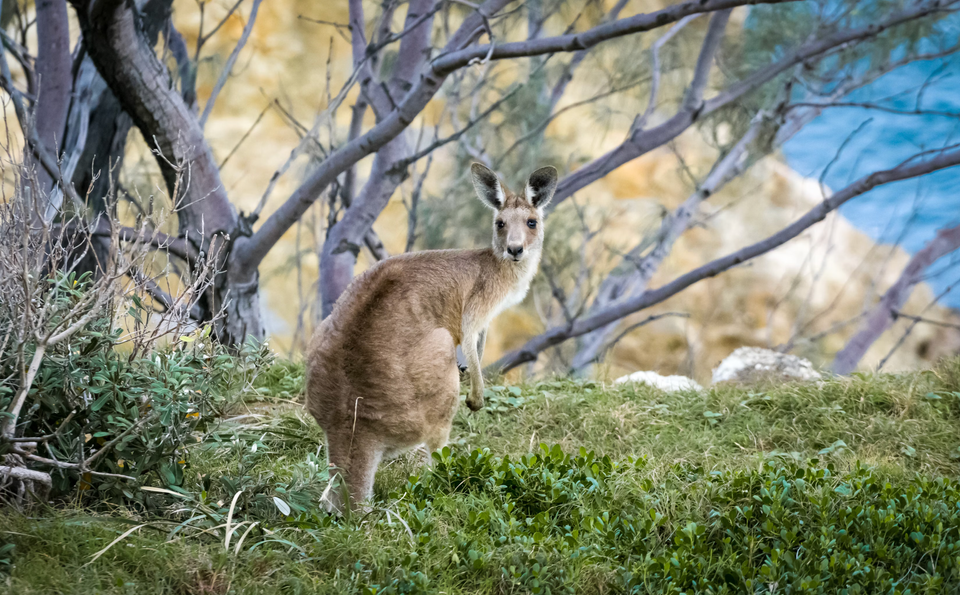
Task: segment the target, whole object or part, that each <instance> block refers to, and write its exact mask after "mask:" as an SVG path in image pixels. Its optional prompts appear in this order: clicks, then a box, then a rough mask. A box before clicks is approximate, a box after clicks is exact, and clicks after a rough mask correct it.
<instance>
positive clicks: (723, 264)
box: [491, 147, 960, 371]
mask: <svg viewBox="0 0 960 595" xmlns="http://www.w3.org/2000/svg"><path fill="white" fill-rule="evenodd" d="M925 153H927V152H925ZM922 154H924V153H921V154H918V155H915V156H914V157H912V158H911V159H909V160H907V161H905V162H903V163H902V164H900V165H898V166H897V167H894V168H892V169H887V170H882V171H877V172H874V173H872V174H870V175H867V176H864V177H862V178H860V179H859V180H857V181H856V182H854V183H853V184H851V185H849V186H847V187H846V188H844V189H842V190H840V191H838V192H837V193H835V194H834V195H833V196H831V197H830V198H828V199H826V200H824V201H823V202H821V203H820V204H819V205H817V206H816V207H814V208H813V209H811V210H810V211H808V212H807V213H806V214H805V215H804V216H802V217H800V218H799V219H797V220H796V221H794V222H793V223H792V224H790V225H788V226H787V227H785V228H783V229H781V230H780V231H778V232H777V233H775V234H773V235H771V236H769V237H767V238H766V239H764V240H761V241H759V242H757V243H755V244H751V245H749V246H746V247H744V248H742V249H740V250H737V251H736V252H734V253H732V254H728V255H727V256H723V257H721V258H717V259H716V260H713V261H711V262H709V263H707V264H704V265H702V266H700V267H698V268H696V269H694V270H692V271H690V272H688V273H686V274H684V275H681V276H680V277H677V278H676V279H674V280H673V281H671V282H670V283H667V284H666V285H663V286H661V287H659V288H657V289H653V290H647V291H644V292H643V293H642V294H640V295H638V296H635V297H632V298H630V299H627V300H624V301H623V302H620V303H617V304H616V305H614V306H611V307H609V308H606V309H604V310H603V311H601V312H598V313H596V314H593V315H591V316H589V317H586V318H581V319H580V320H577V321H576V322H574V323H573V324H569V325H564V326H562V327H554V328H552V329H550V330H548V331H547V332H545V333H543V334H541V335H539V336H537V337H534V338H533V339H531V340H529V341H527V343H526V344H525V345H524V346H523V347H521V348H520V349H517V350H515V351H512V352H510V353H508V354H506V355H504V356H503V357H502V358H501V359H500V360H499V361H497V362H496V363H494V364H493V365H492V366H491V368H493V369H497V370H502V371H505V370H509V369H511V368H514V367H516V366H518V365H521V364H523V363H526V362H531V361H534V360H535V359H536V358H537V355H538V354H539V353H540V352H541V351H543V350H544V349H547V348H548V347H552V346H554V345H557V344H559V343H562V342H563V341H566V340H567V339H570V338H572V337H578V336H580V335H583V334H586V333H588V332H590V331H592V330H594V329H598V328H600V327H602V326H604V325H606V324H609V323H611V322H614V321H616V320H619V319H621V318H623V317H624V316H627V315H629V314H632V313H633V312H636V311H638V310H642V309H644V308H649V307H650V306H652V305H654V304H658V303H660V302H662V301H664V300H666V299H668V298H670V297H672V296H674V295H676V294H677V293H680V292H681V291H683V290H684V289H686V288H687V287H690V286H691V285H693V284H694V283H697V282H698V281H701V280H703V279H706V278H709V277H714V276H716V275H719V274H720V273H722V272H724V271H726V270H728V269H730V268H732V267H735V266H737V265H740V264H743V263H744V262H747V261H749V260H752V259H753V258H756V257H757V256H760V255H761V254H766V253H767V252H769V251H771V250H773V249H774V248H776V247H778V246H780V245H782V244H784V243H786V242H788V241H790V240H792V239H793V238H795V237H797V236H798V235H800V234H801V233H803V231H804V230H806V229H808V228H809V227H811V226H812V225H814V224H816V223H818V222H820V221H822V220H823V219H824V218H825V217H826V216H827V215H828V214H829V213H831V212H833V211H834V210H836V209H837V208H838V207H840V205H842V204H844V203H846V202H847V201H849V200H850V199H852V198H855V197H857V196H860V195H861V194H863V193H865V192H867V191H869V190H872V189H873V188H875V187H877V186H880V185H883V184H888V183H890V182H896V181H898V180H906V179H909V178H915V177H917V176H922V175H926V174H929V173H931V172H934V171H938V170H941V169H946V168H949V167H954V166H956V165H960V149H958V148H955V147H953V148H951V149H950V150H949V151H942V152H940V153H939V154H938V155H937V156H936V157H933V158H931V159H929V160H927V161H922V162H919V163H913V162H914V161H916V159H917V157H918V156H919V155H922Z"/></svg>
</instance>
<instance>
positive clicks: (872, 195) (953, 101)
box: [784, 56, 960, 308]
mask: <svg viewBox="0 0 960 595" xmlns="http://www.w3.org/2000/svg"><path fill="white" fill-rule="evenodd" d="M921 89H923V91H922V96H921V97H920V109H923V110H932V111H942V112H953V113H956V114H960V56H952V57H950V58H946V59H937V60H929V61H925V62H918V63H914V64H911V65H908V66H904V67H901V68H898V69H897V70H894V71H892V72H890V73H889V74H887V75H885V76H883V77H882V78H880V79H878V80H877V81H875V82H874V83H873V84H871V85H869V86H868V87H865V88H863V89H861V90H858V91H856V92H854V93H853V94H851V95H850V96H849V97H847V98H846V100H845V101H848V102H861V103H862V102H871V103H879V104H881V105H883V106H885V107H888V108H893V109H897V110H907V111H913V110H916V109H917V101H918V95H921V93H920V91H921ZM844 141H846V146H845V147H844V149H843V151H842V152H840V153H839V154H837V148H838V147H840V146H841V145H842V144H843V143H844ZM957 143H960V116H957V117H950V116H942V115H929V114H927V115H912V114H911V115H904V114H892V113H888V112H883V111H879V110H875V109H867V108H860V107H856V108H852V107H838V108H832V109H829V110H826V111H825V112H824V113H823V114H822V115H821V116H820V117H818V118H817V119H816V120H814V121H813V122H811V123H810V124H808V125H807V126H806V127H805V128H804V129H803V130H802V131H801V132H800V133H799V134H797V135H796V136H795V137H794V138H793V139H791V140H790V142H788V143H787V144H786V146H785V147H784V153H785V155H786V158H787V162H788V163H789V165H790V166H791V167H792V168H793V169H794V170H796V171H797V172H799V173H801V174H803V175H805V176H809V177H812V178H819V177H820V176H821V175H823V172H824V169H825V168H827V166H828V164H829V169H828V171H827V173H826V175H825V176H824V178H823V180H824V183H825V184H826V186H827V187H828V188H830V189H833V190H838V189H840V188H843V187H844V186H847V185H848V184H850V183H851V182H853V181H855V180H856V179H858V178H860V177H862V176H864V175H867V174H869V173H871V172H873V171H877V170H881V169H888V168H891V167H895V166H896V165H897V164H899V163H900V162H902V161H903V160H905V159H907V158H909V157H910V156H912V155H914V154H916V153H918V152H920V151H925V150H931V149H937V148H940V147H945V146H949V145H953V144H957ZM831 161H833V163H832V164H830V162H831ZM840 213H841V214H842V215H843V216H844V217H846V218H847V219H849V220H850V221H851V222H852V223H853V224H854V225H855V226H856V227H858V228H859V229H861V230H863V231H864V232H865V233H867V234H868V235H870V237H872V238H873V239H875V240H877V241H879V242H884V243H898V244H900V245H901V246H902V247H903V248H904V249H905V250H907V252H909V253H911V254H912V253H914V252H916V251H917V250H919V249H920V248H922V247H923V246H924V244H925V243H926V242H927V241H929V240H930V239H931V238H932V237H934V235H935V234H936V232H937V230H938V229H941V228H944V227H952V226H955V225H957V224H960V167H954V168H950V169H947V170H941V171H939V172H936V173H934V174H931V175H928V176H924V177H921V178H917V179H914V180H903V181H900V182H895V183H892V184H887V185H884V186H880V187H877V188H875V189H874V190H872V191H870V192H868V193H866V194H864V195H862V196H860V197H858V198H855V199H853V200H851V201H850V202H848V203H847V204H845V205H844V206H842V207H841V208H840ZM958 279H960V254H958V253H954V254H953V255H950V256H948V257H945V258H943V259H941V260H940V261H939V262H938V263H937V264H935V265H934V266H933V267H931V269H930V270H929V271H928V274H927V281H928V282H929V283H930V284H931V285H932V286H933V288H934V291H935V292H936V293H937V294H940V293H943V292H946V293H944V295H943V297H942V298H941V300H940V301H941V303H942V304H944V305H948V306H951V307H954V308H960V285H957V288H956V289H954V290H952V291H950V290H949V289H950V287H951V286H952V285H953V284H955V283H957V281H958Z"/></svg>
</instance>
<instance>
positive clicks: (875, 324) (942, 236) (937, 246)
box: [832, 226, 960, 374]
mask: <svg viewBox="0 0 960 595" xmlns="http://www.w3.org/2000/svg"><path fill="white" fill-rule="evenodd" d="M957 249H960V226H957V227H951V228H949V229H941V230H940V231H938V232H937V235H936V237H934V238H933V239H932V240H930V242H928V243H927V245H926V246H924V247H923V248H922V249H921V250H920V251H919V252H917V253H916V254H914V255H913V258H911V259H910V262H908V263H907V266H905V267H904V268H903V272H902V273H900V277H899V278H898V279H897V281H896V282H895V283H894V284H893V285H891V286H890V289H888V290H887V292H886V293H885V294H883V297H882V298H880V301H879V302H878V303H877V305H876V306H874V307H873V309H871V310H870V313H869V314H867V317H866V318H865V319H864V321H863V323H862V324H861V326H860V329H859V330H858V331H857V334H855V335H854V336H853V338H851V339H850V341H849V342H848V343H847V344H846V346H844V348H843V349H841V350H840V352H839V353H837V355H836V357H835V358H834V360H833V366H832V368H833V371H834V372H836V373H837V374H849V373H850V372H853V371H854V370H855V369H856V368H857V364H859V363H860V360H861V359H863V356H864V355H865V354H866V353H867V350H868V349H870V346H871V345H873V344H874V342H875V341H876V340H877V339H879V338H880V335H882V334H883V333H884V331H886V330H887V329H888V328H890V326H891V325H892V324H893V322H894V321H895V320H896V319H897V313H898V312H899V311H900V308H902V307H903V304H904V303H906V301H907V299H908V298H909V297H910V294H911V293H912V292H913V288H914V287H916V286H917V284H918V283H920V282H921V281H922V280H923V273H924V271H926V270H927V269H928V268H930V266H931V265H933V263H935V262H936V261H937V260H939V259H940V258H942V257H944V256H946V255H947V254H950V253H951V252H953V251H955V250H957Z"/></svg>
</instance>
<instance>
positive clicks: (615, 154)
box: [551, 0, 960, 208]
mask: <svg viewBox="0 0 960 595" xmlns="http://www.w3.org/2000/svg"><path fill="white" fill-rule="evenodd" d="M958 2H960V0H951V1H948V2H940V1H937V0H930V1H928V2H924V3H921V4H915V5H913V6H912V7H911V8H909V9H907V10H904V11H902V12H899V13H896V14H894V15H893V16H891V17H890V18H889V19H887V20H885V21H882V22H880V23H877V24H872V25H868V26H866V27H861V28H858V29H847V30H843V31H838V32H837V33H834V34H832V35H829V36H827V37H824V38H821V39H815V40H813V41H810V42H807V43H805V44H803V45H802V46H800V47H799V48H797V49H796V50H794V51H793V52H791V53H789V54H788V55H787V56H786V57H785V58H783V59H781V60H779V61H777V62H774V63H772V64H770V65H768V66H766V67H764V68H761V69H760V70H758V71H756V72H755V73H753V74H752V75H750V76H748V77H747V78H745V79H743V80H741V81H739V82H737V83H734V84H732V85H731V86H730V87H728V88H727V89H726V90H724V91H722V92H721V93H719V94H717V95H716V96H714V97H712V98H710V99H708V100H706V101H704V102H703V103H702V104H700V107H699V108H697V109H695V110H691V109H690V105H692V103H690V102H687V101H685V102H684V104H685V107H684V108H681V109H680V110H678V111H677V113H676V114H675V115H674V116H672V117H671V118H670V119H668V120H667V121H666V122H664V123H663V124H661V125H659V126H656V127H655V128H651V129H649V130H645V131H640V130H636V131H634V132H632V133H631V134H630V136H629V137H628V138H627V139H626V140H625V141H624V142H623V144H621V145H620V146H619V147H617V148H615V149H613V150H612V151H609V152H608V153H606V154H605V155H602V156H601V157H598V158H597V159H595V160H593V161H592V162H591V163H589V164H587V165H584V166H583V167H581V168H579V169H578V170H577V171H576V172H574V173H572V174H570V175H568V176H567V177H565V178H564V179H563V180H561V181H560V184H559V185H558V186H557V192H556V194H555V195H554V199H553V201H552V203H551V208H556V206H557V205H559V204H560V203H561V202H562V201H563V200H565V199H566V198H568V197H569V196H570V195H572V194H573V193H574V192H577V191H578V190H580V189H581V188H584V187H585V186H587V185H589V184H592V183H593V182H595V181H597V180H598V179H600V178H602V177H604V176H606V175H607V174H609V173H610V172H612V171H614V170H615V169H617V168H618V167H620V166H621V165H623V164H625V163H627V162H629V161H632V160H633V159H636V158H637V157H639V156H641V155H643V154H645V153H647V152H649V151H650V150H652V149H655V148H657V147H661V146H663V145H665V144H666V143H668V142H670V141H671V140H673V139H675V138H676V137H677V136H679V135H680V134H681V133H682V132H684V131H685V130H687V129H688V128H689V127H690V126H691V125H692V124H693V123H694V122H696V121H697V120H700V119H703V118H704V117H705V116H707V115H709V114H712V113H714V112H716V111H717V110H719V109H721V108H723V107H725V106H728V105H730V104H731V103H733V102H734V101H737V100H738V99H740V98H741V97H743V96H744V95H746V94H747V93H749V92H750V91H753V90H754V89H757V88H759V87H760V86H762V85H764V84H766V83H768V82H769V81H771V80H773V79H774V78H776V77H777V76H778V75H780V74H781V73H783V72H786V71H787V70H789V69H791V68H793V67H794V66H796V65H798V64H802V63H803V62H804V61H806V60H809V59H811V58H814V57H817V56H822V55H824V54H828V53H830V52H832V51H836V50H837V49H841V48H843V47H846V46H847V45H848V44H850V43H852V42H855V41H860V40H863V39H868V38H871V37H876V36H877V35H879V34H880V33H883V32H884V31H886V30H887V29H890V28H891V27H895V26H897V25H902V24H904V23H908V22H911V21H915V20H917V19H920V18H923V17H926V16H929V15H931V14H935V13H938V12H942V11H943V10H945V9H946V8H947V7H949V6H952V5H955V4H957V3H958ZM624 20H626V19H624ZM701 55H702V53H701ZM701 64H702V61H701ZM687 97H688V98H691V99H690V101H691V102H692V97H693V96H692V95H691V93H690V92H689V91H688V94H687Z"/></svg>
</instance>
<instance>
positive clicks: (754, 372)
mask: <svg viewBox="0 0 960 595" xmlns="http://www.w3.org/2000/svg"><path fill="white" fill-rule="evenodd" d="M771 378H779V379H783V380H820V378H821V376H820V373H819V372H817V371H816V370H814V369H813V364H811V363H810V362H809V361H808V360H805V359H803V358H802V357H797V356H795V355H790V354H788V353H778V352H776V351H771V350H769V349H761V348H759V347H741V348H740V349H737V350H736V351H734V352H733V353H731V354H730V355H729V356H728V357H727V358H726V359H724V360H723V361H722V362H720V365H719V366H717V367H716V368H715V369H714V370H713V383H714V384H716V383H718V382H735V383H739V384H749V383H751V382H756V381H757V380H762V379H771Z"/></svg>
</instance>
